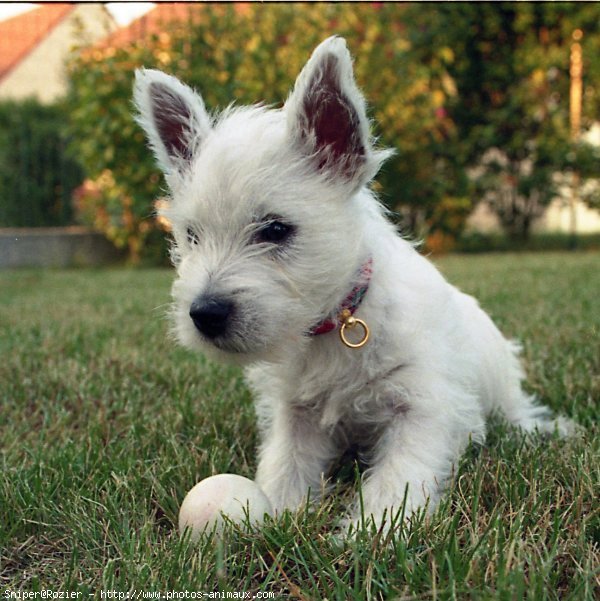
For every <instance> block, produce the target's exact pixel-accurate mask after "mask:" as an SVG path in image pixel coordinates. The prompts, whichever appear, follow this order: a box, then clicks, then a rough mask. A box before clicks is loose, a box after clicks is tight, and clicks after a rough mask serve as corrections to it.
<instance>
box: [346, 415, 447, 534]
mask: <svg viewBox="0 0 600 601" xmlns="http://www.w3.org/2000/svg"><path fill="white" fill-rule="evenodd" d="M449 431H451V429H450V430H449V429H448V424H447V423H443V422H442V421H441V420H440V419H439V418H438V417H433V416H430V417H429V418H426V417H423V416H421V417H419V418H417V417H416V416H412V417H411V416H409V415H407V416H404V417H402V418H401V419H398V420H395V421H394V422H393V423H391V424H390V425H389V426H388V427H387V428H386V429H385V430H384V432H383V433H382V435H381V437H380V438H379V440H378V441H377V443H376V444H375V446H374V448H373V452H372V455H371V460H370V462H369V468H368V470H367V471H366V473H365V477H364V480H363V483H362V491H361V497H360V499H359V500H358V501H356V505H355V507H354V509H353V513H352V515H351V522H352V523H353V524H354V526H358V525H360V524H361V522H362V521H363V520H365V521H366V522H370V521H371V522H374V524H375V525H376V527H378V528H379V527H380V526H383V528H384V530H387V529H388V528H389V527H390V525H391V524H392V523H393V522H394V521H395V518H396V516H397V515H398V514H399V513H400V512H401V511H404V515H405V517H407V518H408V517H410V516H411V515H412V514H413V513H414V512H416V511H418V510H420V509H422V508H425V507H428V509H429V510H431V509H433V507H435V505H436V504H437V500H438V498H439V494H440V492H441V488H443V486H444V484H445V482H446V480H447V479H448V477H449V476H450V475H451V472H452V465H453V461H454V460H455V459H456V442H455V441H452V440H451V437H450V436H449ZM404 503H406V504H404Z"/></svg>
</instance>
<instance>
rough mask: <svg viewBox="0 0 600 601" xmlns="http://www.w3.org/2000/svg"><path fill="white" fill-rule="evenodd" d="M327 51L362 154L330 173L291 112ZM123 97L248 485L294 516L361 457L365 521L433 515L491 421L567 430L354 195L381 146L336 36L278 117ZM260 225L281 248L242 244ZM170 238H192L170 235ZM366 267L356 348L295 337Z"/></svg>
mask: <svg viewBox="0 0 600 601" xmlns="http://www.w3.org/2000/svg"><path fill="white" fill-rule="evenodd" d="M332 58H333V59H334V63H330V64H335V65H336V66H337V67H336V78H337V82H336V83H335V85H336V86H338V88H339V92H340V98H342V100H343V102H344V103H346V104H347V105H349V106H351V107H352V109H351V112H350V114H354V115H356V117H357V118H358V121H357V122H356V124H355V126H356V135H357V136H358V138H357V139H359V140H360V141H361V143H362V144H363V145H364V153H363V154H362V155H361V156H360V157H357V160H356V167H355V169H354V170H353V171H352V173H348V171H346V172H343V173H342V172H341V171H340V170H339V169H337V170H336V165H335V161H334V160H333V159H332V160H328V161H327V162H326V163H325V165H324V166H323V165H321V167H320V168H317V167H316V163H315V160H314V159H315V156H316V155H317V154H318V152H319V149H318V148H317V147H316V145H317V144H318V142H317V141H316V140H317V136H316V134H315V132H311V131H310V128H311V122H310V119H311V116H310V115H306V114H304V113H303V111H305V107H306V106H307V105H306V104H305V103H304V99H305V98H307V97H308V96H310V95H311V94H313V93H314V92H315V90H313V89H311V85H312V86H313V87H314V85H316V84H315V82H317V83H318V82H319V81H320V80H319V70H320V69H322V68H323V64H324V63H323V61H325V60H331V59H332ZM154 81H157V82H159V83H160V84H162V85H166V86H169V88H170V90H171V91H172V93H173V94H177V95H179V97H180V98H181V99H182V100H183V102H185V103H186V104H187V105H189V109H190V113H191V114H192V115H194V118H193V123H191V124H190V127H189V128H190V131H191V132H192V134H193V135H191V136H190V141H189V143H190V144H191V145H193V147H194V153H193V157H192V159H191V160H190V161H189V163H188V164H187V165H183V166H182V164H181V157H172V156H169V152H168V149H167V148H165V147H164V145H163V144H162V141H161V138H160V135H159V133H158V132H157V129H156V127H155V122H154V115H155V113H154V111H155V110H157V107H155V106H153V103H152V98H151V97H150V95H149V93H148V90H149V86H150V84H151V83H152V82H154ZM311 82H312V83H311ZM319 85H320V84H319ZM135 100H136V103H137V106H138V108H139V111H140V117H139V120H140V123H141V124H142V125H143V127H144V128H145V129H146V131H147V133H148V136H149V139H150V143H151V146H152V148H153V149H154V151H155V153H156V155H157V158H158V160H159V162H160V164H161V165H162V166H163V167H164V168H165V170H166V172H167V179H168V183H169V186H170V188H171V192H172V201H171V203H170V206H169V208H168V209H167V210H166V211H165V213H166V215H167V217H168V218H169V219H170V220H171V221H172V224H173V231H174V238H175V244H176V249H175V256H176V258H177V261H176V263H177V279H176V281H175V283H174V285H173V298H174V308H173V319H174V324H175V329H176V332H177V336H178V338H179V339H180V340H181V342H183V343H184V344H186V345H188V346H189V347H192V348H197V349H200V350H203V351H204V352H206V353H208V354H209V355H211V356H213V357H215V358H217V359H222V360H230V361H231V360H234V361H237V362H241V363H244V364H245V365H247V371H246V373H247V379H248V382H249V384H250V386H251V387H252V389H253V390H254V392H255V394H256V399H257V414H258V418H259V425H260V429H261V435H262V443H261V447H260V460H259V466H258V471H257V475H256V479H257V482H258V483H259V485H260V486H261V487H262V488H263V490H264V491H265V493H266V494H267V496H268V497H269V498H270V500H271V502H272V504H273V506H274V508H275V509H277V510H278V511H281V510H283V509H285V508H289V509H295V508H297V507H299V506H300V505H301V504H302V502H303V501H305V500H306V498H307V494H308V491H309V489H310V490H311V491H312V494H313V495H314V494H317V493H318V492H319V491H320V490H321V488H322V480H323V477H324V475H325V474H327V471H328V469H329V467H330V465H331V464H332V462H333V461H334V460H335V459H336V458H338V457H339V455H340V454H341V453H342V452H343V451H344V450H345V448H346V447H347V446H348V445H349V444H353V443H356V444H360V445H361V447H362V448H365V449H366V453H365V455H364V459H365V461H366V463H367V465H368V469H367V470H366V472H365V477H364V482H363V487H362V497H363V504H364V507H363V509H364V514H365V515H366V516H367V517H372V518H373V519H374V520H375V522H376V523H378V524H379V523H380V522H381V521H383V520H384V515H388V516H389V515H390V512H395V511H398V510H400V509H401V508H402V503H403V499H404V497H405V491H407V496H406V502H407V505H406V514H407V515H410V513H411V512H413V511H415V510H418V509H420V508H423V507H425V506H426V504H427V503H428V507H430V508H431V507H433V506H434V505H435V502H436V499H437V498H438V496H439V493H440V491H441V490H442V489H443V487H444V483H445V482H446V481H447V479H448V477H449V476H450V474H451V471H452V467H453V465H454V464H455V462H456V460H457V459H458V458H459V456H460V454H461V452H462V451H463V449H464V448H465V446H466V445H467V443H468V442H469V440H475V441H477V442H482V441H483V440H484V438H485V430H486V419H487V418H488V416H489V415H490V414H491V413H493V412H498V413H501V414H503V415H504V416H505V417H506V419H507V420H508V421H510V422H511V423H513V424H516V425H517V426H519V427H521V428H523V429H524V430H525V431H528V432H529V431H534V430H536V429H537V430H541V431H546V432H548V431H553V430H554V429H557V430H558V431H559V432H560V433H566V431H567V430H568V429H569V427H570V426H569V424H568V422H567V420H559V421H556V422H554V421H552V420H550V419H549V418H548V411H547V410H546V409H545V408H544V407H541V406H539V405H536V404H535V403H534V401H533V399H532V398H531V397H530V396H528V395H527V394H525V393H524V392H523V391H522V389H521V385H520V383H521V380H522V377H523V372H522V370H521V367H520V365H519V361H518V359H517V352H516V348H515V346H514V345H513V344H511V343H510V342H508V341H507V340H506V339H505V338H504V337H503V336H502V335H501V334H500V332H499V331H498V330H497V329H496V327H495V326H494V324H493V323H492V321H491V320H490V318H489V317H488V316H487V315H486V313H485V312H484V311H482V310H481V309H480V307H479V306H478V304H477V302H476V301H475V300H474V299H473V298H471V297H470V296H467V295H466V294H463V293H462V292H460V291H459V290H457V289H456V288H455V287H453V286H451V285H450V284H449V283H447V282H446V281H445V280H444V278H443V277H442V276H441V275H440V273H439V272H438V271H437V270H436V268H435V267H434V266H433V265H432V264H431V263H430V262H429V261H427V260H426V259H425V258H423V257H422V256H420V255H419V254H418V253H417V252H416V251H415V250H414V248H413V247H412V246H411V245H410V244H409V243H408V242H406V241H405V240H403V239H402V238H401V237H399V236H398V235H397V233H396V231H395V230H394V228H393V227H392V225H391V224H390V223H389V222H388V221H387V220H386V218H385V212H384V210H383V209H382V207H381V206H380V205H379V203H378V202H377V200H376V199H375V197H374V195H373V193H372V192H371V191H370V189H369V188H368V187H366V184H367V183H368V180H369V179H371V178H372V177H373V176H374V174H375V173H376V171H377V169H378V168H379V165H380V164H381V162H382V160H383V159H384V158H385V156H386V153H382V152H378V151H375V150H374V149H373V146H372V142H371V140H370V136H369V123H368V121H367V118H366V114H365V105H364V100H363V98H362V96H361V94H360V92H359V90H358V89H357V87H356V84H355V83H354V78H353V74H352V63H351V59H350V56H349V53H348V51H347V49H346V46H345V43H344V41H343V40H342V39H340V38H330V39H328V40H326V41H325V42H323V43H322V44H321V45H320V46H319V47H318V48H317V49H316V50H315V52H314V54H313V56H312V58H311V59H310V61H309V62H308V63H307V65H306V67H305V68H304V70H303V71H302V73H301V74H300V76H299V77H298V80H297V82H296V85H295V88H294V91H293V93H292V94H291V96H290V97H289V99H288V100H287V102H286V104H285V106H284V107H283V109H281V110H272V109H267V108H262V107H244V108H230V109H228V110H226V111H224V112H223V113H222V114H221V115H220V116H219V118H218V119H216V121H215V122H214V123H211V120H210V119H209V117H208V115H207V114H206V111H205V109H204V105H203V103H202V100H201V99H200V97H199V96H198V95H197V94H195V93H194V92H192V91H191V90H190V89H189V88H187V87H185V86H183V84H181V83H179V82H178V81H177V80H175V79H174V78H172V77H169V76H166V75H164V74H162V73H159V72H157V71H149V70H146V71H141V72H140V73H138V78H137V83H136V91H135ZM352 111H354V113H352ZM320 151H321V152H328V149H327V148H325V149H320ZM174 159H175V165H176V167H177V168H176V169H174V168H173V165H174V162H173V161H174ZM352 164H354V163H352ZM268 215H281V216H283V217H285V219H286V220H287V221H289V222H290V223H292V224H294V225H295V226H296V228H297V232H296V234H295V236H294V238H293V240H292V241H291V242H290V244H289V245H287V246H286V247H285V248H282V249H274V248H273V246H272V245H268V244H264V243H261V244H256V243H254V242H253V234H254V233H255V232H256V230H257V228H258V227H259V224H260V223H261V220H264V218H265V216H268ZM188 228H192V230H193V231H194V232H195V233H196V235H197V239H198V241H197V243H190V242H189V241H188V240H187V239H186V231H187V230H188ZM369 257H371V258H372V260H373V275H372V279H371V281H370V285H369V289H368V292H367V294H366V296H365V298H364V300H363V302H362V304H361V305H360V307H359V309H358V311H357V317H360V318H361V319H363V320H365V321H366V323H367V324H368V326H369V327H370V329H371V339H370V341H369V342H368V344H367V345H366V346H365V347H363V348H361V349H358V350H352V349H349V348H346V347H345V346H344V345H343V344H342V343H341V341H340V339H339V337H338V335H337V333H336V332H331V333H329V334H323V335H319V336H309V335H307V334H306V332H307V331H308V330H309V329H310V328H311V326H313V325H315V324H316V323H318V322H319V321H320V320H322V319H323V318H325V317H326V316H328V315H329V314H331V313H332V311H335V309H336V308H337V307H339V305H340V303H341V301H342V300H343V299H344V298H345V296H346V295H347V294H348V292H349V291H350V290H351V289H352V287H353V285H354V282H355V278H356V274H357V271H358V269H359V268H360V266H361V265H362V264H363V263H364V262H365V260H367V259H368V258H369ZM207 293H210V294H218V295H220V296H224V297H227V298H230V299H232V300H234V301H235V303H236V308H237V312H236V321H235V327H233V328H232V331H231V332H230V333H229V334H228V336H227V337H226V338H225V339H223V340H218V341H211V340H208V339H205V338H204V337H203V336H202V335H201V334H200V333H199V332H198V331H197V330H196V329H195V327H194V325H193V323H192V320H191V319H190V317H189V310H190V305H191V303H192V302H193V301H194V300H195V299H197V298H199V297H200V296H201V295H203V294H207ZM353 511H354V514H353V519H354V520H357V519H358V516H359V509H358V507H355V508H354V510H353Z"/></svg>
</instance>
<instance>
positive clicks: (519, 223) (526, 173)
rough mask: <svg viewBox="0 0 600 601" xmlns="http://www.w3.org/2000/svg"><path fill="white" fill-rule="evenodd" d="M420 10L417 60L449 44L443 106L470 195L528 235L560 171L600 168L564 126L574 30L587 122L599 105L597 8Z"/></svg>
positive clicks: (414, 41)
mask: <svg viewBox="0 0 600 601" xmlns="http://www.w3.org/2000/svg"><path fill="white" fill-rule="evenodd" d="M420 9H421V7H418V9H417V7H414V6H413V7H411V9H410V10H409V11H408V14H407V18H408V19H409V20H410V21H411V22H412V23H414V24H415V25H416V27H413V28H412V29H411V31H412V34H411V36H410V38H411V48H412V52H413V54H414V56H415V58H416V60H419V61H421V62H424V63H426V64H427V63H431V62H432V61H434V57H431V52H432V48H435V47H436V45H437V46H444V47H448V48H451V49H452V53H451V54H450V53H449V56H448V58H449V60H448V61H447V62H446V69H447V76H449V77H450V78H451V79H452V81H453V82H454V84H455V86H456V90H457V94H456V95H455V96H454V97H452V98H451V99H450V102H449V103H448V105H447V108H448V112H449V115H450V118H451V119H452V121H453V123H454V124H455V126H456V129H457V131H458V136H457V138H456V142H457V143H456V144H455V146H454V147H453V150H454V152H455V154H454V156H455V157H456V158H457V159H458V161H459V162H460V163H461V164H462V165H465V166H470V167H471V169H470V172H469V174H470V176H471V180H472V182H473V187H472V194H473V196H474V198H475V199H483V200H485V201H487V202H489V204H490V206H491V207H492V208H493V209H494V211H495V212H496V213H497V215H498V217H499V218H500V222H501V224H502V225H503V227H504V229H505V231H507V232H508V233H509V234H510V235H511V236H513V237H524V238H525V237H527V236H528V234H529V232H530V228H531V224H532V221H533V220H534V219H535V218H536V217H538V216H539V215H540V214H541V213H542V212H543V210H544V209H545V207H546V206H547V205H548V204H549V202H550V201H551V200H552V199H553V198H555V197H556V195H557V193H558V188H557V185H558V183H559V182H560V178H557V177H556V175H557V173H558V172H565V171H579V172H580V173H581V175H583V176H584V177H594V176H596V175H597V173H598V167H599V163H598V156H597V155H596V153H595V152H594V149H593V148H592V147H590V146H587V145H586V144H585V143H584V142H581V141H575V140H574V139H573V138H572V135H571V131H570V121H569V86H570V83H571V80H570V77H569V56H570V46H571V43H572V42H573V39H572V34H573V32H574V31H575V30H577V29H580V30H581V31H582V33H583V40H582V46H583V56H584V59H585V63H584V75H585V82H586V85H585V87H584V94H583V107H582V108H583V111H582V116H583V120H582V125H583V128H584V129H585V128H589V127H590V126H591V124H592V121H593V120H595V119H596V118H597V115H598V108H599V106H600V105H599V101H600V98H599V97H598V94H597V92H596V90H595V87H594V86H593V84H592V82H594V81H597V80H598V77H599V76H600V61H598V59H597V58H596V57H597V56H598V49H599V46H600V36H599V32H598V23H599V22H600V5H598V4H587V5H577V4H568V3H512V2H500V3H486V2H483V3H459V4H452V5H449V4H442V5H436V7H435V8H429V9H424V10H420ZM587 199H588V200H589V201H590V202H593V199H594V196H593V195H589V196H588V197H587Z"/></svg>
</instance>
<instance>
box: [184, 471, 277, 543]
mask: <svg viewBox="0 0 600 601" xmlns="http://www.w3.org/2000/svg"><path fill="white" fill-rule="evenodd" d="M272 513H273V509H272V507H271V503H270V502H269V499H267V497H266V495H265V493H264V492H263V491H262V490H261V489H260V487H259V486H258V484H256V483H255V482H254V481H252V480H248V478H244V477H243V476H236V475H235V474H217V475H216V476H211V477H210V478H205V479H204V480H202V481H200V482H198V484H196V486H194V488H192V489H191V490H190V491H189V492H188V494H187V495H186V496H185V499H184V500H183V503H182V504H181V508H180V509H179V532H181V533H182V534H183V532H184V530H185V529H186V527H190V528H191V530H192V532H191V539H192V540H198V538H199V537H200V535H201V534H202V533H203V532H211V531H212V530H213V528H214V529H215V530H216V532H221V531H222V530H223V527H224V525H225V520H224V519H223V515H222V514H225V515H226V516H227V517H228V518H229V519H230V520H231V521H232V522H234V523H236V524H243V523H245V522H246V519H247V518H249V521H250V523H251V524H261V523H262V521H263V519H264V516H265V514H268V515H271V514H272Z"/></svg>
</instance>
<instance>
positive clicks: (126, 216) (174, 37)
mask: <svg viewBox="0 0 600 601" xmlns="http://www.w3.org/2000/svg"><path fill="white" fill-rule="evenodd" d="M188 10H189V15H188V18H187V19H185V20H184V21H178V22H177V23H171V24H165V27H164V28H163V30H162V31H161V33H160V34H158V35H154V36H152V37H151V38H150V39H143V40H139V41H138V42H134V43H131V44H129V45H127V46H125V47H115V48H113V47H104V48H100V47H96V48H93V49H88V50H86V51H83V52H80V53H79V54H78V55H77V56H76V58H75V59H74V60H73V61H72V62H71V65H70V77H71V91H70V97H69V99H70V105H71V107H72V108H71V117H72V121H73V132H74V134H76V136H77V142H76V148H77V153H78V156H79V157H80V159H81V161H82V163H83V165H84V167H85V169H86V172H87V175H88V178H89V179H88V181H87V183H86V187H85V188H84V193H83V195H81V197H80V202H79V204H78V206H79V208H80V211H81V212H82V214H84V215H86V216H87V219H88V220H91V221H93V222H94V223H95V225H96V226H97V227H98V228H100V229H101V230H103V231H104V232H105V233H107V234H108V236H109V237H110V238H112V239H113V240H114V241H116V242H117V243H118V244H119V245H128V246H129V249H130V252H131V254H132V256H134V257H135V256H138V255H139V254H140V252H141V250H142V248H143V247H144V244H145V243H146V242H147V240H148V237H149V236H152V235H153V232H154V231H155V230H156V223H155V221H154V220H153V218H152V203H153V200H154V199H155V198H156V197H157V196H160V194H161V176H160V174H159V173H158V171H157V169H156V167H155V166H154V162H153V160H152V157H151V156H150V153H149V152H148V151H147V150H146V148H145V143H144V137H143V133H142V131H141V129H140V128H139V127H138V126H137V125H136V124H135V122H134V119H133V117H132V110H133V109H132V104H131V89H132V82H133V73H134V70H135V68H136V67H139V66H145V67H155V68H159V69H162V70H164V71H167V72H169V73H172V74H174V75H175V76H177V77H179V78H181V79H182V80H183V81H185V82H187V83H189V84H190V85H192V86H193V87H195V88H196V89H197V90H199V91H200V92H201V93H202V95H203V97H204V100H205V102H206V104H207V106H208V108H209V109H210V110H217V109H218V108H222V107H225V106H227V105H229V104H230V103H231V102H232V101H235V102H236V103H240V104H245V103H253V102H257V101H258V102H263V103H265V104H269V105H271V104H272V105H274V106H276V107H279V106H281V105H282V102H283V101H284V100H285V98H286V97H287V95H288V93H289V90H290V88H291V86H292V84H293V80H294V78H295V76H296V75H297V73H298V72H299V71H300V69H301V68H302V66H303V65H304V63H305V62H306V60H307V58H308V56H309V55H310V53H311V52H312V50H313V49H314V47H315V46H316V45H317V44H318V43H319V42H321V41H322V40H323V39H324V38H325V37H327V36H328V35H332V34H338V35H342V36H344V37H346V38H347V40H348V44H349V47H350V49H351V52H352V54H353V55H354V57H355V71H356V78H357V81H358V83H359V86H361V87H362V88H363V91H364V93H365V95H366V97H367V99H368V102H369V105H370V116H371V118H372V119H373V123H374V133H375V134H376V135H377V136H378V138H379V143H380V144H381V145H383V146H387V147H393V148H395V149H396V151H397V152H396V155H395V156H394V157H393V158H392V159H391V160H390V161H389V162H388V164H386V165H385V166H384V168H383V170H382V173H381V174H380V176H379V177H378V182H379V184H378V185H377V189H378V191H381V194H382V197H383V199H384V201H385V202H386V203H387V204H388V205H389V206H390V207H391V208H393V209H394V210H396V211H398V213H399V215H400V217H401V218H402V219H403V221H404V224H405V225H406V226H407V227H408V229H409V230H413V231H415V230H420V233H421V235H422V234H423V233H425V234H430V235H434V234H435V235H436V236H438V237H440V239H441V240H442V243H443V241H444V240H445V239H453V238H455V237H456V236H457V235H459V234H460V232H461V231H462V229H463V227H464V223H465V219H466V216H467V215H468V213H469V212H470V210H471V209H472V206H473V203H474V202H476V201H478V200H479V199H482V198H483V199H486V200H487V201H489V202H490V203H491V204H492V205H493V206H495V207H496V210H497V212H498V214H499V215H500V216H501V217H502V212H503V211H504V213H505V214H506V216H507V217H506V219H504V222H505V225H506V227H507V229H509V230H511V231H515V232H520V233H526V232H527V231H528V228H529V223H530V221H531V218H532V217H533V215H535V213H536V211H539V208H540V207H543V206H545V205H546V204H547V203H548V202H549V200H550V199H551V198H552V197H553V195H554V193H555V188H556V186H555V182H554V180H553V174H554V173H555V172H556V171H557V170H568V169H574V168H575V167H577V168H578V169H581V165H582V164H583V163H585V164H586V165H588V166H589V169H590V170H591V171H594V170H595V171H597V160H596V157H595V155H594V154H593V153H589V152H588V151H587V150H586V149H584V148H583V147H581V148H574V147H573V145H572V143H571V141H570V138H569V120H568V85H569V77H568V68H569V65H568V57H569V44H570V35H571V33H572V31H573V29H574V28H577V27H579V28H582V29H583V30H584V40H583V43H584V56H586V57H588V58H587V61H588V62H587V63H586V65H585V68H584V70H585V73H586V78H587V79H586V81H587V82H588V83H586V87H585V94H584V115H586V116H587V118H588V119H590V120H591V119H593V118H594V117H595V116H596V115H597V110H598V104H599V100H600V98H599V97H598V94H597V93H596V91H595V89H594V86H593V85H592V83H591V82H592V81H593V80H594V79H597V78H598V76H599V75H600V74H599V73H598V69H599V68H600V67H599V65H598V60H596V59H595V56H600V53H599V52H598V44H599V43H600V41H599V40H600V37H599V35H598V32H597V31H596V29H597V22H598V18H599V17H600V5H577V4H558V3H556V4H555V3H552V4H544V3H542V4H529V3H517V4H514V3H458V4H456V3H450V4H437V3H436V4H433V5H431V4H419V5H410V4H409V5H406V4H394V3H377V2H375V3H357V4H354V3H352V4H350V3H314V4H313V3H306V4H295V3H274V4H266V5H264V4H260V3H258V4H254V3H253V4H235V5H233V4H213V3H206V4H204V3H202V4H200V5H198V4H194V5H190V6H189V9H188ZM582 157H586V160H585V161H583V163H581V164H579V163H578V160H579V159H581V158H582ZM496 190H497V191H498V193H496V192H495V191H496ZM500 192H501V193H500ZM511 203H512V204H511ZM511 211H512V213H511ZM511 214H512V217H511ZM519 220H520V221H519ZM442 245H443V244H442Z"/></svg>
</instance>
